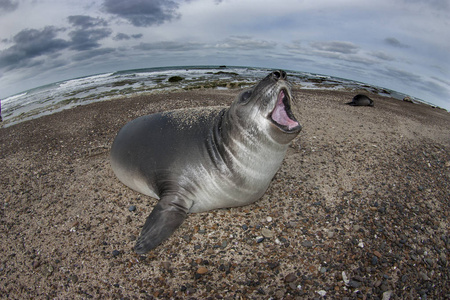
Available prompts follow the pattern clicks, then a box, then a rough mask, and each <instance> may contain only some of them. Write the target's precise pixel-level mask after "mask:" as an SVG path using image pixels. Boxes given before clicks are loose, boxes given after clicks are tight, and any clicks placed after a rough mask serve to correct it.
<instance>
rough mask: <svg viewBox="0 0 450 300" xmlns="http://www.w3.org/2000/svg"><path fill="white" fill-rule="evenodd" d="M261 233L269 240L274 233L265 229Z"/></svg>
mask: <svg viewBox="0 0 450 300" xmlns="http://www.w3.org/2000/svg"><path fill="white" fill-rule="evenodd" d="M261 233H262V235H263V236H264V237H266V238H271V237H273V236H274V233H273V232H272V231H271V230H269V229H267V228H263V229H261Z"/></svg>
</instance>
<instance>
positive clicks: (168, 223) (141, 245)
mask: <svg viewBox="0 0 450 300" xmlns="http://www.w3.org/2000/svg"><path fill="white" fill-rule="evenodd" d="M185 204H186V202H185V201H183V200H180V199H179V198H178V197H176V196H175V197H173V196H172V197H170V196H167V197H162V198H161V200H160V201H159V202H158V204H157V205H156V206H155V208H153V211H152V212H151V214H150V215H149V216H148V218H147V220H146V221H145V224H144V227H143V228H142V231H141V235H140V236H139V238H138V240H137V242H136V246H135V247H134V251H136V253H138V254H144V253H147V252H148V251H150V250H151V249H153V248H155V247H156V246H158V245H159V244H160V243H161V242H163V241H164V240H165V239H167V238H168V237H169V236H171V235H172V233H173V232H174V231H175V230H176V229H177V228H178V227H179V226H180V225H181V224H182V223H183V221H184V220H185V219H186V218H187V212H188V210H189V208H187V207H186V206H185Z"/></svg>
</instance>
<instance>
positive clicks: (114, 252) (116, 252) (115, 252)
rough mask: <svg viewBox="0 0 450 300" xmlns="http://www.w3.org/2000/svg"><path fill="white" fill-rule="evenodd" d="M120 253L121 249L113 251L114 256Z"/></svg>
mask: <svg viewBox="0 0 450 300" xmlns="http://www.w3.org/2000/svg"><path fill="white" fill-rule="evenodd" d="M119 254H120V251H118V250H114V251H113V252H112V255H113V256H114V257H116V256H118V255H119Z"/></svg>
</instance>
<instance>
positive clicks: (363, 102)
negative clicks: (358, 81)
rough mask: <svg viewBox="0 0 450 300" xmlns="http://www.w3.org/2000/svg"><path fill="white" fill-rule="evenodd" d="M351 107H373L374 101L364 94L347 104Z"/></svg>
mask: <svg viewBox="0 0 450 300" xmlns="http://www.w3.org/2000/svg"><path fill="white" fill-rule="evenodd" d="M346 104H348V105H351V106H373V100H372V99H370V98H369V97H367V96H366V95H363V94H358V95H356V96H355V97H353V99H352V101H351V102H348V103H346Z"/></svg>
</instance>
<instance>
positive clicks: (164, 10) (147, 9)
mask: <svg viewBox="0 0 450 300" xmlns="http://www.w3.org/2000/svg"><path fill="white" fill-rule="evenodd" d="M103 7H104V9H105V11H106V12H108V13H110V14H114V15H117V16H119V17H121V18H124V19H126V20H128V21H130V22H131V24H133V25H134V26H140V27H147V26H152V25H160V24H162V23H164V22H167V21H171V20H173V19H177V18H179V17H180V14H179V13H178V12H177V9H178V3H177V2H175V1H171V0H152V1H142V0H127V1H123V0H105V1H104V2H103Z"/></svg>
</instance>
